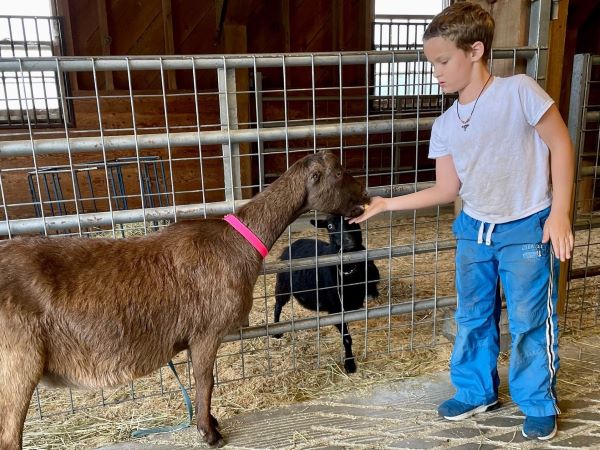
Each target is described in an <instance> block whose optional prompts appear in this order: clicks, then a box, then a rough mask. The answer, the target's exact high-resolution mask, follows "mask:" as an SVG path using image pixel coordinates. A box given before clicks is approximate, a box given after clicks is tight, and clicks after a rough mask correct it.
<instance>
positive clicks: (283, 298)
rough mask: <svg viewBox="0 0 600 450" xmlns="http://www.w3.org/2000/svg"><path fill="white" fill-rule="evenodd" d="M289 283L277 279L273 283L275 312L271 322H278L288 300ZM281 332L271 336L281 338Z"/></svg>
mask: <svg viewBox="0 0 600 450" xmlns="http://www.w3.org/2000/svg"><path fill="white" fill-rule="evenodd" d="M290 296H291V295H290V285H289V283H286V282H283V281H281V280H277V284H276V285H275V312H274V314H273V322H274V323H278V322H279V319H280V318H281V310H282V309H283V307H284V306H285V305H286V303H287V302H289V301H290ZM282 336H283V335H282V334H281V333H277V334H274V335H273V337H274V338H277V339H281V337H282Z"/></svg>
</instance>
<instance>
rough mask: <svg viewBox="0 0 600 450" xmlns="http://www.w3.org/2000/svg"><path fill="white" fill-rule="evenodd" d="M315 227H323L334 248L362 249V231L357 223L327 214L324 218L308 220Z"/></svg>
mask: <svg viewBox="0 0 600 450" xmlns="http://www.w3.org/2000/svg"><path fill="white" fill-rule="evenodd" d="M310 223H311V224H313V226H315V227H316V228H324V229H326V230H327V233H329V242H330V244H331V245H333V246H334V247H335V248H336V250H338V251H339V250H340V249H342V250H343V251H345V252H350V251H355V250H364V247H363V243H362V232H361V230H360V225H359V224H357V223H352V224H350V223H348V221H347V220H346V219H344V218H343V217H342V216H328V217H327V218H326V219H318V220H316V221H315V220H313V219H311V220H310Z"/></svg>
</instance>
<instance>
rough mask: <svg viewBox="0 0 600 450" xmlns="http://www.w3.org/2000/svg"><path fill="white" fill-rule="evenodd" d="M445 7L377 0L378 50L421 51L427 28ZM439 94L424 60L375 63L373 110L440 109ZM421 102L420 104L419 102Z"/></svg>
mask: <svg viewBox="0 0 600 450" xmlns="http://www.w3.org/2000/svg"><path fill="white" fill-rule="evenodd" d="M443 6H444V2H443V1H442V0H427V1H422V2H397V1H396V2H394V1H390V0H376V2H375V21H374V23H373V46H374V48H375V50H379V51H398V50H409V51H415V50H422V49H423V33H424V31H425V28H427V25H428V24H429V22H431V19H432V18H433V16H434V15H435V14H437V13H438V12H440V11H441V10H442V8H443ZM440 94H441V91H440V89H439V86H438V84H437V82H436V80H435V79H434V78H433V70H432V67H431V65H430V64H429V63H428V62H427V61H426V60H425V58H424V57H423V58H422V59H421V60H419V61H406V62H404V61H397V62H387V63H378V64H375V68H374V80H373V102H372V107H373V109H374V110H376V111H391V110H398V109H402V110H403V111H408V110H411V109H416V108H417V106H419V107H421V108H425V109H427V108H428V107H431V108H433V109H437V110H439V97H440ZM418 99H420V101H421V104H420V105H417V103H416V102H417V100H418ZM423 102H425V103H423Z"/></svg>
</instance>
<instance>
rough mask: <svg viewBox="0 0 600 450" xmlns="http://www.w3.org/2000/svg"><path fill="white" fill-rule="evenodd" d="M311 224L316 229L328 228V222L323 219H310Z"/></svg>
mask: <svg viewBox="0 0 600 450" xmlns="http://www.w3.org/2000/svg"><path fill="white" fill-rule="evenodd" d="M310 223H312V224H313V227H315V228H327V221H326V220H323V219H317V220H314V219H310Z"/></svg>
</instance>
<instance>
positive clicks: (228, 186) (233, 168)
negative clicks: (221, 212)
mask: <svg viewBox="0 0 600 450" xmlns="http://www.w3.org/2000/svg"><path fill="white" fill-rule="evenodd" d="M223 59H224V61H223V65H224V66H226V64H227V62H226V61H225V57H223ZM217 73H218V80H219V111H220V115H221V130H223V131H222V132H223V133H224V137H225V141H224V142H222V143H221V150H222V154H223V180H224V183H225V199H226V200H227V201H233V200H237V199H241V198H242V194H241V189H240V186H241V174H240V158H239V156H240V146H239V142H234V141H233V140H232V136H231V135H232V132H233V131H234V130H237V129H238V123H237V117H238V113H237V100H236V95H235V92H236V81H235V69H218V70H217ZM194 134H196V133H194Z"/></svg>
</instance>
